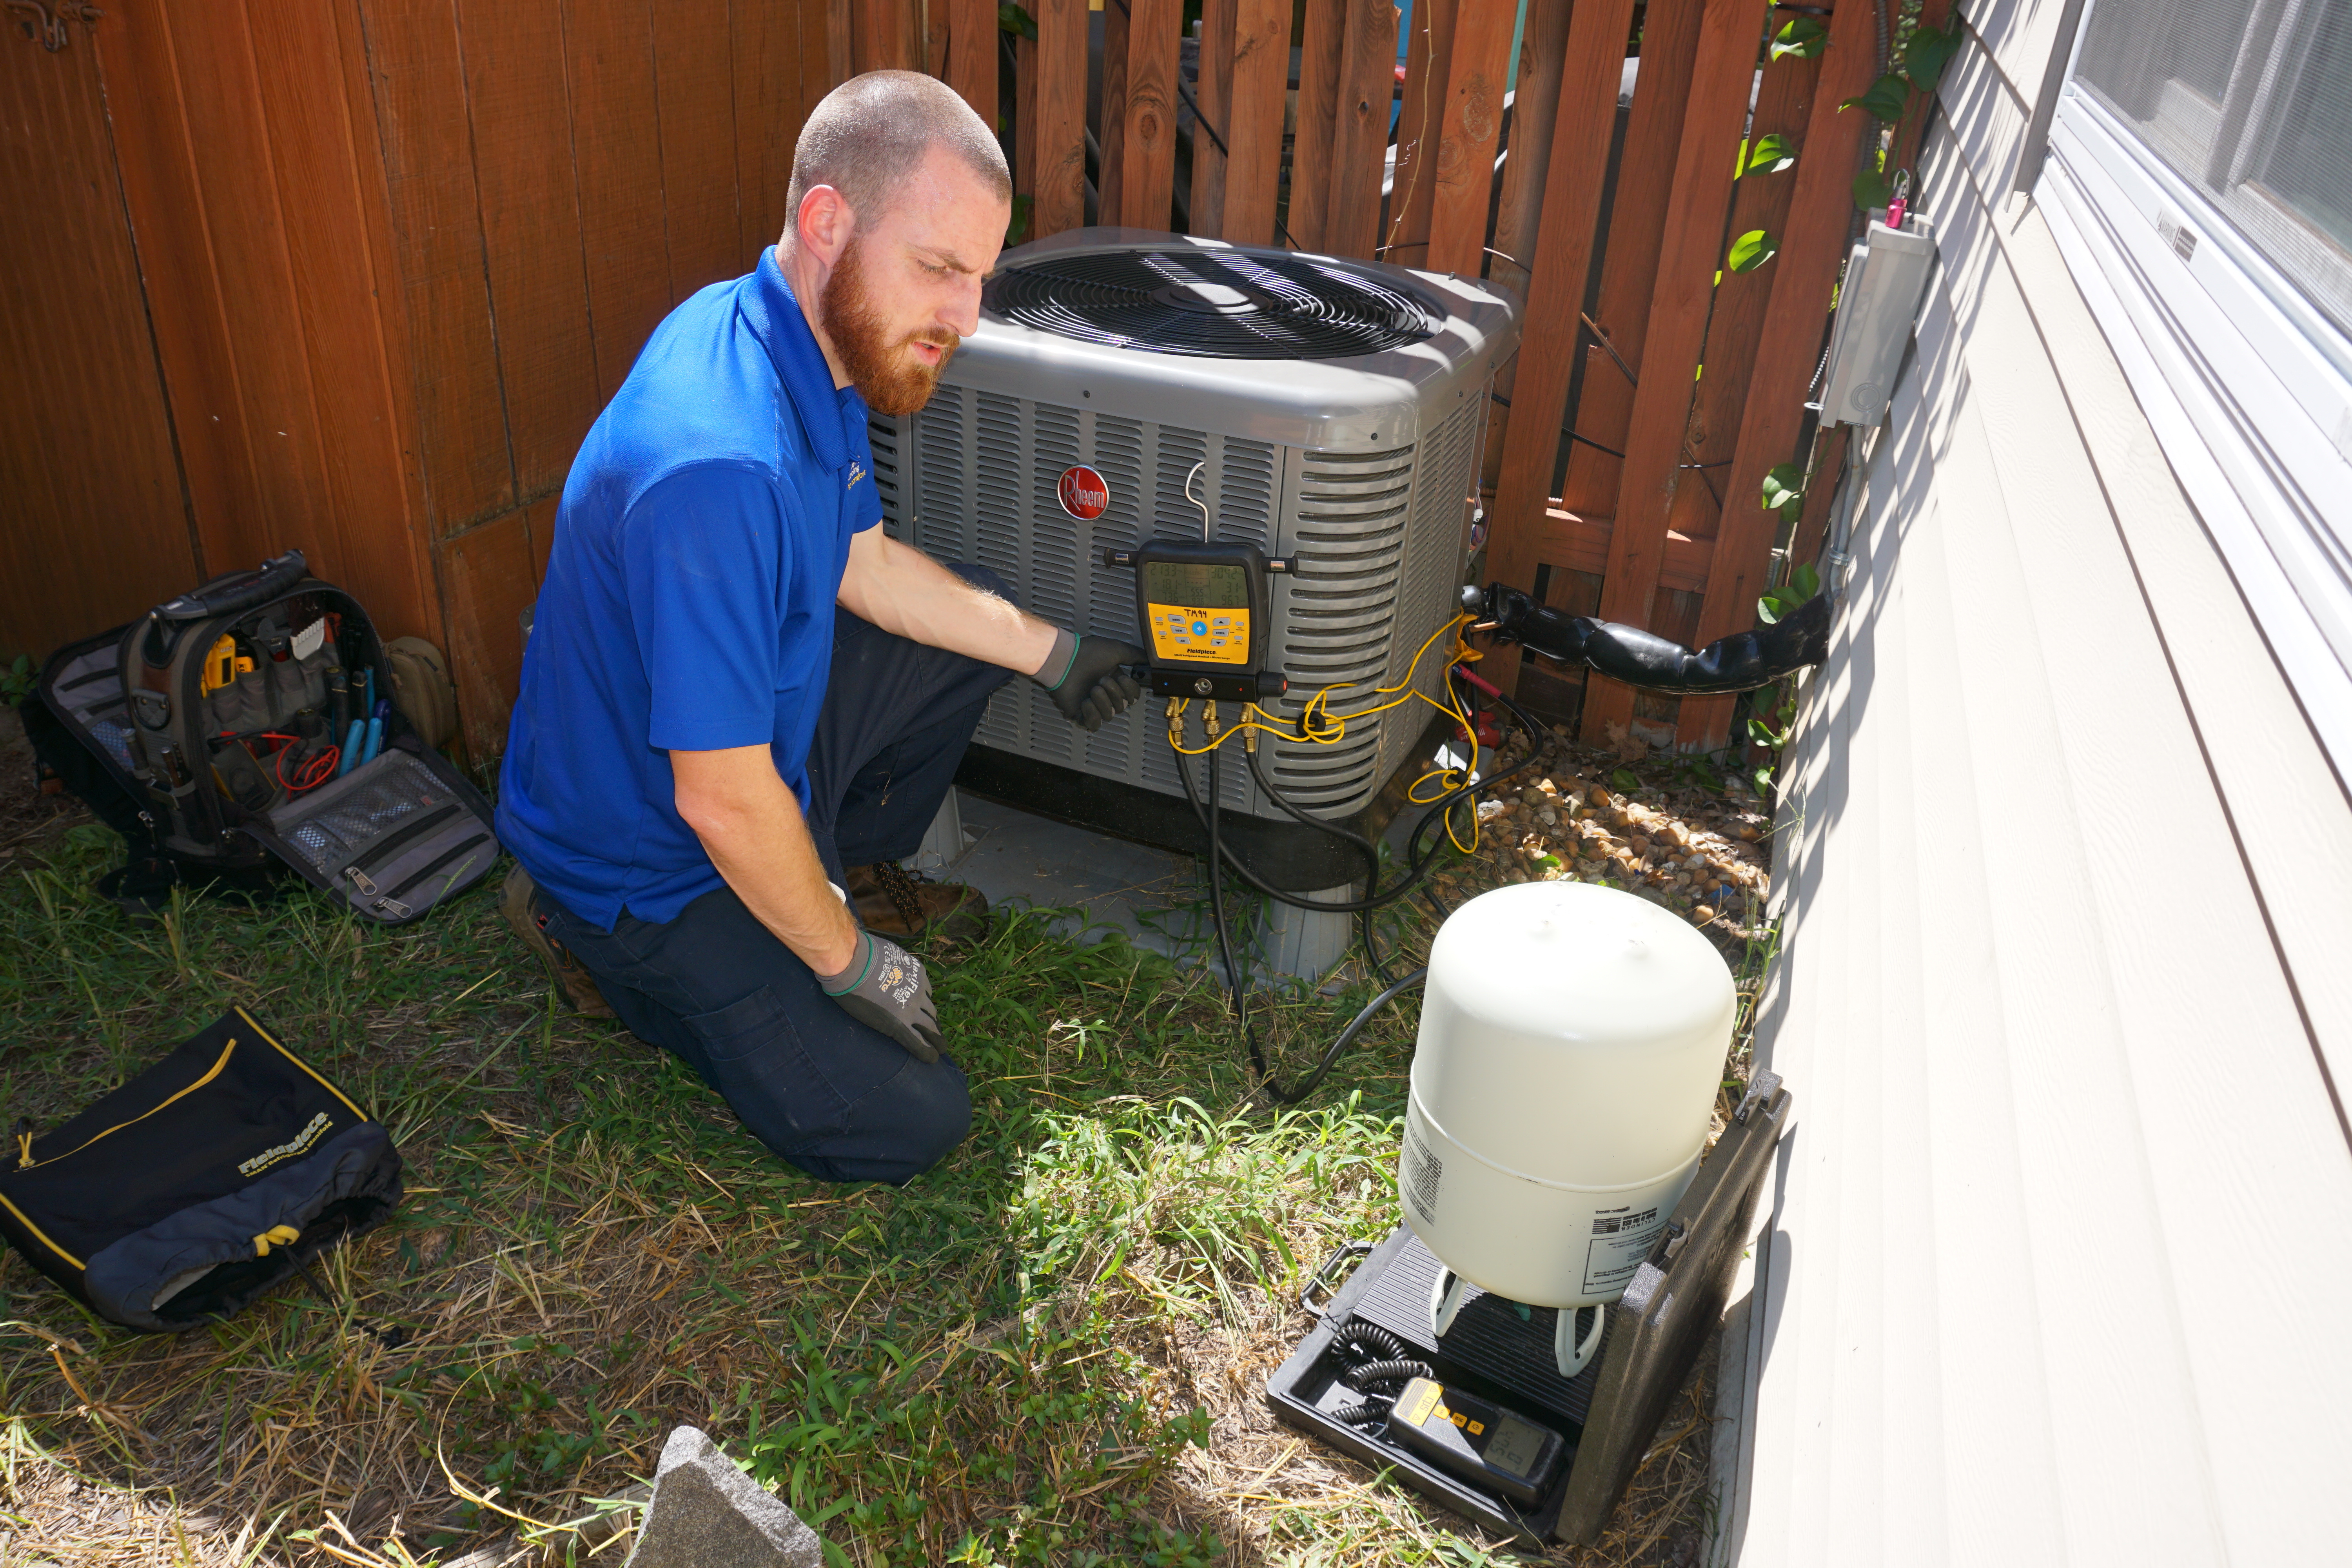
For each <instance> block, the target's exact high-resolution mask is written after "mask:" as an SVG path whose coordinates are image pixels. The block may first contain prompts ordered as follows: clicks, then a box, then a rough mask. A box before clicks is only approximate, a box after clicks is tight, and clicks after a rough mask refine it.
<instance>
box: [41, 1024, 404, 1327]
mask: <svg viewBox="0 0 2352 1568" xmlns="http://www.w3.org/2000/svg"><path fill="white" fill-rule="evenodd" d="M19 1128H20V1131H18V1132H17V1134H16V1137H15V1138H14V1139H12V1140H10V1142H9V1146H8V1147H7V1149H6V1150H5V1152H0V1237H6V1238H7V1240H8V1241H9V1243H10V1244H11V1245H13V1246H14V1247H16V1250H17V1251H18V1252H19V1253H20V1254H22V1255H23V1256H24V1258H25V1259H26V1261H27V1262H29V1263H30V1264H32V1266H33V1267H34V1268H37V1269H39V1270H40V1271H41V1272H42V1273H44V1274H46V1275H47V1276H48V1277H49V1278H50V1279H54V1280H56V1281H57V1282H58V1284H59V1285H61V1286H63V1287H64V1288H65V1289H67V1290H68V1291H69V1292H71V1293H72V1295H73V1296H74V1297H75V1299H76V1300H79V1301H81V1302H82V1303H83V1304H84V1305H86V1306H88V1307H89V1309H90V1310H92V1311H94V1312H97V1313H98V1314H99V1315H100V1316H101V1317H103V1318H106V1319H108V1320H110V1321H113V1322H117V1323H121V1324H122V1325H123V1326H124V1327H126V1328H132V1329H142V1330H145V1331H148V1332H151V1333H168V1332H172V1331H177V1330H181V1329H188V1328H194V1327H195V1326H197V1325H198V1324H201V1323H205V1322H209V1321H214V1320H215V1319H218V1318H222V1317H226V1316H227V1315H228V1314H229V1313H231V1312H234V1311H236V1310H238V1309H239V1308H241V1307H243V1306H245V1305H246V1304H247V1302H249V1301H251V1300H253V1299H254V1298H255V1297H257V1296H258V1295H260V1294H261V1293H262V1292H263V1291H264V1290H267V1289H269V1288H270V1287H271V1286H273V1285H275V1284H277V1283H278V1281H279V1280H280V1279H284V1278H285V1277H286V1276H287V1275H288V1274H289V1273H291V1272H292V1271H293V1270H294V1269H296V1268H299V1267H301V1266H302V1264H303V1263H304V1262H306V1261H307V1260H308V1259H309V1258H310V1257H311V1256H312V1255H314V1254H316V1253H317V1252H319V1251H320V1250H321V1249H322V1248H324V1247H329V1246H331V1245H332V1244H333V1243H334V1242H336V1241H339V1240H341V1238H342V1237H346V1236H350V1235H352V1234H353V1233H355V1232H358V1231H362V1230H364V1229H366V1228H367V1227H368V1226H372V1225H374V1224H375V1223H376V1222H377V1221H379V1220H381V1219H383V1217H384V1216H385V1215H389V1214H390V1213H391V1212H392V1210H393V1207H394V1205H396V1204H398V1203H399V1202H400V1199H401V1184H400V1152H399V1150H398V1149H396V1148H395V1147H394V1145H393V1142H392V1136H391V1134H390V1133H388V1132H386V1131H384V1129H383V1125H382V1124H381V1123H380V1122H378V1121H375V1120H374V1119H373V1117H371V1116H369V1115H368V1114H367V1112H366V1111H364V1110H361V1109H360V1107H359V1105H358V1103H357V1102H356V1101H354V1100H352V1099H351V1097H350V1096H348V1095H346V1094H344V1093H343V1091H342V1090H341V1089H337V1088H336V1087H335V1086H334V1085H333V1084H332V1083H331V1082H330V1081H328V1079H326V1078H325V1077H324V1076H322V1075H321V1074H320V1072H319V1071H318V1069H317V1068H313V1067H311V1066H310V1064H309V1063H308V1062H305V1061H304V1060H303V1059H302V1058H300V1057H299V1056H297V1055H296V1054H295V1053H294V1052H293V1051H292V1050H291V1049H289V1047H287V1046H286V1045H285V1044H283V1043H282V1042H281V1041H279V1040H278V1037H276V1036H275V1035H273V1034H272V1033H271V1032H270V1031H269V1030H268V1028H266V1027H265V1026H263V1025H262V1023H261V1021H260V1020H259V1019H257V1018H256V1017H255V1016H253V1015H252V1014H251V1013H249V1012H247V1010H246V1009H244V1008H242V1007H238V1008H236V1009H234V1010H232V1011H231V1012H229V1013H227V1014H226V1015H225V1016H222V1017H221V1018H219V1019H218V1020H216V1021H215V1023H214V1024H213V1025H212V1026H210V1027H209V1028H206V1029H205V1030H204V1031H203V1032H201V1033H199V1034H197V1035H195V1036H194V1037H191V1038H189V1039H187V1040H184V1041H182V1042H181V1043H180V1044H179V1045H178V1046H177V1047H174V1048H173V1050H172V1051H171V1052H170V1053H169V1054H168V1055H166V1056H165V1057H164V1058H163V1059H162V1060H161V1061H158V1062H156V1063H155V1064H154V1065H153V1066H152V1067H150V1068H147V1069H146V1070H145V1071H144V1072H142V1073H140V1074H138V1075H137V1076H136V1077H134V1078H132V1079H131V1080H130V1081H129V1082H127V1083H125V1084H124V1085H123V1086H122V1087H121V1088H120V1089H116V1090H114V1091H113V1092H112V1093H110V1094H109V1095H106V1096H105V1097H103V1098H102V1099H100V1100H98V1101H97V1102H96V1103H95V1104H93V1105H91V1106H90V1107H89V1109H88V1110H84V1111H82V1112H81V1114H80V1115H79V1116H76V1117H74V1118H73V1119H72V1120H70V1121H67V1122H66V1123H65V1124H64V1125H62V1126H60V1127H58V1128H57V1129H56V1130H54V1131H50V1132H47V1133H46V1134H37V1133H35V1132H33V1131H30V1130H29V1128H28V1127H27V1126H26V1124H24V1123H19Z"/></svg>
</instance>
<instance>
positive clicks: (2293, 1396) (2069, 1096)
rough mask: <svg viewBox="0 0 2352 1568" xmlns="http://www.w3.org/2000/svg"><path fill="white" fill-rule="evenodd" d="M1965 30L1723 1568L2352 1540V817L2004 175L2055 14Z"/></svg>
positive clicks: (1837, 767) (2267, 650)
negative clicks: (2349, 1107)
mask: <svg viewBox="0 0 2352 1568" xmlns="http://www.w3.org/2000/svg"><path fill="white" fill-rule="evenodd" d="M1969 11H1970V12H1971V13H1972V14H1971V15H1970V16H1969V18H1968V26H1969V41H1968V42H1967V44H1966V45H1965V46H1964V47H1963V49H1962V52H1961V53H1960V55H1959V56H1958V57H1957V58H1955V59H1954V61H1953V63H1952V66H1951V68H1950V69H1949V71H1948V74H1947V76H1946V78H1945V80H1944V82H1943V84H1942V89H1941V93H1940V98H1941V105H1940V110H1939V118H1938V121H1937V125H1936V127H1935V129H1934V131H1933V132H1932V134H1931V137H1930V140H1929V142H1928V145H1927V152H1926V153H1925V154H1924V155H1923V157H1922V159H1921V174H1922V181H1921V184H1922V188H1923V190H1924V192H1925V196H1924V199H1923V200H1922V202H1921V203H1920V210H1921V211H1922V212H1923V213H1924V214H1925V216H1928V217H1930V218H1932V219H1933V220H1934V221H1935V222H1936V224H1937V227H1938V240H1939V244H1940V248H1941V257H1940V266H1939V268H1938V271H1937V275H1936V277H1935V279H1934V281H1933V282H1932V284H1931V285H1930V291H1929V298H1928V300H1927V304H1926V306H1925V308H1924V310H1923V319H1922V321H1921V323H1920V328H1919V333H1918V340H1917V342H1916V346H1915V349H1914V353H1913V357H1912V359H1911V360H1910V361H1909V362H1908V363H1906V369H1905V372H1904V374H1903V377H1902V380H1901V382H1900V384H1899V386H1898V388H1897V391H1896V395H1895V400H1894V405H1893V408H1892V410H1891V412H1890V416H1889V418H1888V421H1887V423H1886V425H1885V426H1883V427H1882V428H1881V429H1880V430H1879V431H1877V432H1876V433H1874V435H1873V436H1872V437H1871V438H1870V440H1869V441H1868V443H1867V444H1866V445H1865V447H1864V454H1865V456H1864V461H1863V465H1862V468H1861V474H1860V478H1861V482H1862V484H1863V486H1864V489H1863V493H1862V498H1861V501H1860V506H1859V510H1858V513H1857V518H1856V521H1855V524H1854V529H1853V545H1852V550H1853V556H1854V563H1853V567H1852V570H1851V574H1850V575H1849V577H1848V579H1847V582H1846V587H1845V593H1846V600H1845V604H1844V605H1843V608H1842V610H1841V616H1840V622H1839V629H1838V632H1837V636H1836V641H1835V644H1834V648H1833V652H1832V658H1831V660H1830V662H1829V663H1828V665H1827V666H1825V667H1824V668H1822V669H1821V670H1819V671H1817V672H1816V673H1815V675H1814V677H1813V678H1812V679H1811V684H1810V686H1809V688H1808V689H1807V691H1806V693H1805V696H1804V702H1803V711H1802V718H1801V724H1800V728H1799V731H1798V734H1797V737H1796V739H1795V741H1794V742H1793V743H1792V745H1791V747H1790V752H1789V754H1788V756H1787V758H1786V759H1785V768H1786V772H1785V779H1786V785H1785V790H1784V799H1783V805H1782V816H1781V831H1782V833H1783V835H1784V838H1783V844H1782V848H1781V866H1782V874H1781V877H1780V897H1781V899H1782V900H1783V917H1784V921H1785V924H1784V927H1783V931H1784V942H1785V947H1784V952H1783V955H1782V958H1781V960H1780V964H1779V966H1778V969H1777V972H1776V973H1775V976H1774V978H1773V981H1772V983H1771V985H1770V989H1769V993H1768V995H1767V998H1766V1005H1765V1011H1764V1016H1763V1019H1762V1022H1761V1026H1760V1028H1759V1047H1758V1054H1759V1062H1760V1063H1761V1064H1762V1065H1765V1066H1769V1068H1772V1069H1773V1070H1776V1071H1778V1072H1780V1073H1782V1074H1784V1075H1785V1076H1786V1078H1787V1079H1788V1081H1789V1084H1790V1088H1791V1089H1792V1090H1793V1091H1794V1092H1795V1094H1796V1096H1797V1098H1798V1108H1797V1122H1796V1125H1795V1127H1794V1129H1793V1130H1792V1131H1791V1132H1790V1134H1789V1136H1788V1138H1787V1139H1786V1141H1785V1142H1783V1144H1782V1147H1781V1150H1780V1160H1779V1163H1778V1165H1777V1167H1776V1170H1775V1173H1774V1176H1773V1179H1772V1180H1771V1182H1770V1184H1769V1186H1768V1189H1767V1192H1766V1195H1765V1202H1764V1205H1762V1206H1763V1207H1764V1208H1765V1209H1766V1210H1768V1211H1769V1212H1767V1213H1765V1214H1763V1215H1761V1216H1760V1218H1759V1235H1758V1238H1757V1241H1756V1245H1755V1247H1754V1249H1753V1252H1752V1268H1753V1281H1752V1289H1750V1290H1749V1291H1748V1294H1747V1295H1746V1296H1745V1297H1744V1299H1741V1300H1738V1301H1737V1302H1736V1304H1735V1307H1734V1309H1733V1312H1732V1314H1731V1318H1730V1320H1729V1321H1728V1322H1727V1331H1726V1333H1725V1336H1724V1368H1723V1370H1724V1374H1725V1375H1724V1376H1723V1378H1722V1379H1721V1381H1720V1394H1719V1399H1720V1405H1719V1412H1718V1413H1719V1415H1722V1416H1723V1417H1725V1418H1726V1421H1725V1424H1724V1425H1722V1426H1719V1427H1718V1438H1717V1483H1718V1491H1719V1500H1720V1505H1721V1512H1720V1518H1721V1521H1722V1525H1721V1531H1720V1533H1719V1535H1718V1538H1717V1542H1716V1543H1715V1545H1714V1548H1713V1552H1712V1556H1711V1559H1710V1560H1711V1561H1712V1562H1715V1563H1739V1564H1743V1565H1746V1568H1767V1565H1774V1564H1781V1563H1789V1564H1806V1565H1814V1564H1854V1565H1862V1564H1872V1565H1876V1564H1896V1563H1899V1564H1905V1565H1906V1568H1909V1565H1915V1564H1938V1563H1952V1564H1979V1563H2000V1564H2004V1565H2006V1564H2019V1565H2023V1564H2034V1563H2117V1564H2132V1565H2134V1568H2139V1565H2143V1564H2158V1563H2200V1564H2201V1563H2323V1562H2343V1561H2347V1560H2352V1538H2347V1530H2346V1527H2345V1526H2344V1524H2343V1523H2342V1521H2341V1520H2340V1519H2339V1518H2338V1517H2337V1510H2336V1508H2334V1507H2333V1506H2331V1505H2332V1502H2333V1500H2336V1499H2338V1498H2340V1497H2341V1496H2342V1493H2343V1487H2344V1477H2345V1475H2346V1473H2347V1463H2352V1336H2347V1334H2346V1333H2345V1332H2344V1324H2345V1322H2346V1321H2347V1301H2352V1245H2347V1239H2352V1135H2347V1127H2346V1123H2345V1120H2344V1111H2343V1109H2342V1106H2341V1103H2340V1099H2339V1097H2340V1096H2341V1095H2342V1094H2343V1093H2344V1092H2346V1091H2352V916H2347V891H2352V805H2347V795H2346V791H2345V786H2344V783H2343V780H2342V779H2341V778H2339V776H2338V775H2337V773H2336V771H2335V769H2334V768H2333V767H2332V766H2331V763H2330V761H2329V757H2328V754H2327V752H2326V751H2325V750H2324V749H2323V747H2322V745H2321V744H2320V742H2319V741H2318V739H2317V737H2316V735H2315V731H2314V728H2313V726H2312V724H2311V722H2310V721H2309V720H2308V719H2307V717H2306V714H2305V710H2304V709H2303V708H2302V707H2301V706H2300V705H2299V704H2298V701H2297V699H2296V695H2295V692H2294V688H2293V687H2292V686H2291V685H2290V683H2289V681H2288V679H2287V678H2286V675H2285V673H2284V669H2283V668H2282V666H2281V664H2280V663H2279V661H2278V656H2276V655H2275V654H2274V652H2273V647H2272V646H2271V644H2270V643H2269V642H2267V641H2266V640H2265V637H2264V635H2263V630H2262V628H2261V627H2260V626H2258V625H2257V623H2256V621H2255V620H2254V618H2253V616H2252V614H2251V613H2250V611H2249V610H2248V608H2247V604H2246V601H2245V599H2244V598H2243V596H2242V594H2241V592H2240V588H2239V585H2238V584H2237V583H2236V581H2235V580H2234V579H2233V577H2232V575H2231V572H2230V570H2229V569H2228V567H2227V565H2226V564H2225V563H2224V561H2223V559H2222V556H2221V553H2220V552H2219V551H2218V550H2217V549H2216V546H2215V544H2214V542H2213V540H2212V538H2211V537H2210V534H2209V533H2208V531H2207V528H2206V525H2205V523H2204V522H2203V521H2201V520H2200V515H2199V512H2198V511H2197V510H2196V509H2195V507H2194V506H2193V505H2192V504H2191V501H2190V500H2189V496H2188V495H2187V494H2186V493H2185V491H2184V489H2183V488H2182V484H2181V481H2180V479H2179V477H2178V474H2177V472H2176V468H2175V467H2174V463H2173V461H2172V459H2171V458H2168V453H2167V451H2166V450H2165V449H2164V448H2163V447H2159V445H2158V438H2157V434H2156V430H2155V428H2154V427H2153V426H2152V425H2151V423H2150V418H2149V416H2148V415H2147V413H2146V412H2145V411H2144V410H2143V406H2142V404H2141V401H2140V399H2139V398H2138V397H2137V396H2136V395H2135V393H2134V391H2133V386H2132V384H2131V383H2130V382H2129V381H2128V380H2127V379H2126V373H2125V368H2124V364H2123V362H2122V359H2121V358H2120V357H2119V352H2118V346H2117V345H2116V344H2115V343H2112V342H2110V340H2109V339H2108V337H2107V336H2106V335H2105V332H2104V331H2103V330H2102V327H2101V324H2100V320H2099V318H2098V317H2097V316H2096V315H2095V313H2094V311H2093V310H2092V308H2091V306H2090V304H2089V302H2088V301H2087V300H2086V298H2085V292H2084V285H2082V284H2079V283H2078V282H2077V280H2076V278H2075V276H2074V273H2073V272H2072V271H2071V270H2070V268H2069V265H2068V260H2067V258H2066V256H2065V255H2063V254H2062V250H2061V246H2060V239H2059V236H2058V234H2057V232H2056V231H2055V229H2054V227H2053V225H2055V224H2057V223H2062V222H2063V221H2064V220H2063V214H2061V215H2057V216H2053V215H2052V214H2051V213H2049V212H2047V211H2045V206H2046V205H2047V204H2048V200H2049V197H2048V193H2047V192H2046V190H2044V191H2042V192H2040V193H2037V199H2034V200H2029V199H2028V198H2026V197H2024V196H2020V195H2011V184H2012V182H2013V180H2014V179H2015V176H2016V171H2017V168H2018V163H2019V159H2020V155H2021V150H2022V148H2023V146H2024V143H2025V141H2026V131H2027V127H2028V124H2029V122H2030V121H2031V117H2032V108H2033V105H2034V103H2035V101H2036V100H2037V98H2038V96H2039V95H2040V93H2041V90H2042V81H2043V78H2044V74H2045V72H2048V71H2053V70H2058V69H2063V64H2064V58H2065V57H2064V53H2063V49H2060V48H2058V47H2056V46H2057V45H2058V43H2059V42H2060V39H2059V36H2058V31H2057V30H2058V28H2059V27H2060V26H2061V25H2062V17H2061V15H2060V13H2061V6H2060V5H2057V4H2055V3H2048V4H2042V5H1974V6H1970V7H1969ZM2121 349H2122V352H2123V353H2131V352H2133V350H2132V347H2131V345H2130V344H2129V343H2125V344H2123V345H2121ZM2331 1078H2332V1080H2333V1081H2332V1084H2331V1081H2330V1079H2331Z"/></svg>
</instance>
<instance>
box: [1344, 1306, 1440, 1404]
mask: <svg viewBox="0 0 2352 1568" xmlns="http://www.w3.org/2000/svg"><path fill="white" fill-rule="evenodd" d="M1335 1337H1336V1339H1337V1342H1338V1344H1339V1350H1340V1352H1341V1353H1342V1354H1346V1355H1353V1356H1365V1355H1370V1356H1373V1357H1375V1358H1376V1359H1373V1360H1369V1361H1358V1362H1356V1363H1354V1364H1352V1365H1350V1366H1348V1367H1345V1368H1342V1369H1341V1371H1340V1373H1339V1379H1338V1381H1339V1385H1340V1386H1341V1387H1343V1388H1345V1389H1347V1390H1349V1392H1350V1393H1354V1394H1362V1395H1363V1396H1364V1397H1363V1398H1361V1399H1360V1400H1358V1401H1357V1402H1356V1403H1355V1404H1353V1405H1339V1406H1337V1407H1335V1408H1334V1409H1332V1410H1331V1411H1330V1412H1329V1413H1328V1414H1329V1415H1330V1416H1331V1418H1332V1419H1333V1420H1335V1421H1339V1422H1343V1423H1345V1424H1346V1425H1348V1426H1371V1425H1372V1424H1373V1423H1374V1422H1377V1421H1385V1420H1386V1419H1388V1414H1389V1410H1390V1408H1391V1406H1393V1405H1395V1403H1396V1396H1397V1394H1398V1391H1399V1390H1401V1389H1402V1388H1403V1386H1404V1385H1405V1384H1406V1383H1408V1382H1410V1381H1411V1380H1412V1379H1413V1378H1416V1377H1435V1376H1436V1375H1437V1373H1436V1371H1435V1369H1434V1368H1433V1367H1431V1366H1430V1364H1429V1363H1427V1362H1424V1361H1421V1360H1418V1359H1416V1358H1415V1357H1414V1356H1413V1355H1412V1352H1411V1351H1410V1350H1409V1349H1408V1347H1407V1346H1406V1345H1405V1342H1403V1341H1402V1340H1401V1339H1399V1338H1397V1336H1396V1335H1394V1334H1392V1333H1391V1332H1389V1331H1387V1330H1386V1329H1383V1328H1381V1326H1380V1325H1379V1324H1377V1323H1367V1322H1363V1321H1360V1320H1350V1321H1349V1322H1348V1323H1347V1324H1346V1325H1344V1326H1343V1327H1342V1328H1341V1329H1340V1330H1339V1333H1338V1335H1337V1336H1335ZM1380 1384H1393V1385H1394V1386H1393V1387H1387V1388H1383V1387H1381V1386H1379V1385H1380Z"/></svg>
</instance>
